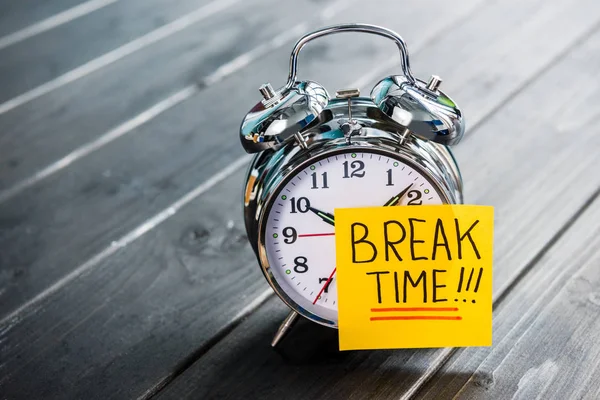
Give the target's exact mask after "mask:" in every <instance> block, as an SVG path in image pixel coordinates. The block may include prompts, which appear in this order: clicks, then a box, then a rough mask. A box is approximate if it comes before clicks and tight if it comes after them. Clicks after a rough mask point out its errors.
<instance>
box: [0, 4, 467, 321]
mask: <svg viewBox="0 0 600 400" xmlns="http://www.w3.org/2000/svg"><path fill="white" fill-rule="evenodd" d="M440 4H441V3H440ZM472 4H474V3H467V2H465V3H464V8H462V9H461V10H462V11H463V12H466V11H468V10H469V9H470V7H471V6H472ZM430 5H431V4H428V3H423V4H422V5H421V6H418V7H416V6H415V7H414V8H413V12H414V13H415V15H418V14H422V13H424V12H426V10H427V7H429V6H430ZM446 7H447V9H448V11H450V10H451V9H455V7H453V6H450V5H448V6H446ZM274 9H275V11H277V12H279V13H281V12H283V11H282V10H278V9H277V8H276V7H275V8H274ZM373 11H374V13H375V14H374V16H373V17H372V18H369V17H368V14H366V13H364V12H360V11H358V10H356V11H353V13H354V15H352V14H351V13H350V14H344V15H340V16H336V17H334V20H336V19H335V18H337V21H343V20H345V19H346V18H348V17H349V16H352V18H353V19H358V18H360V17H363V20H368V21H371V22H377V21H378V20H380V19H381V18H382V15H381V11H377V10H373ZM456 12H457V13H458V9H457V11H456ZM365 14H366V15H365ZM267 15H268V13H267ZM459 15H460V14H459ZM388 18H389V21H390V22H391V21H392V20H393V18H392V17H388ZM446 18H447V17H446V16H442V15H440V17H439V22H440V24H441V23H442V22H444V21H445V20H446ZM280 23H281V24H283V23H284V22H280ZM418 27H419V24H418V22H417V21H415V24H414V25H412V30H413V32H417V31H418ZM409 28H411V25H408V26H406V27H405V29H406V30H408V29H409ZM442 29H443V25H441V27H440V31H441V30H442ZM438 32H439V31H438ZM434 33H435V32H432V33H431V34H434ZM415 36H416V35H415ZM426 38H427V37H424V38H423V39H422V40H426ZM294 40H295V38H294ZM338 40H343V38H342V39H338ZM415 41H416V42H420V43H423V41H417V40H415ZM342 43H343V42H342ZM356 43H357V44H361V43H369V44H372V46H371V47H370V50H367V51H370V52H371V54H372V55H373V56H375V55H376V54H378V55H379V57H381V59H386V58H387V57H389V54H390V52H392V51H393V53H392V54H393V55H394V56H395V55H396V52H395V51H394V47H393V44H392V43H391V42H390V43H388V42H385V41H377V40H374V39H373V38H370V37H366V38H364V37H360V36H358V37H357V39H356ZM292 44H293V40H290V41H289V42H288V47H287V48H286V49H283V48H282V49H280V50H279V51H277V52H273V53H270V54H269V55H267V56H265V57H264V58H263V59H261V60H260V61H258V62H257V63H256V64H255V66H254V67H255V68H256V72H255V74H254V78H253V80H248V79H247V77H246V75H245V74H234V75H232V76H230V77H228V78H227V79H225V80H223V81H222V82H218V83H216V84H215V85H212V86H209V87H207V88H205V89H204V90H203V91H202V92H201V95H198V96H194V97H193V98H190V99H189V101H187V102H185V103H183V104H181V105H179V106H176V107H173V108H172V109H171V110H168V111H167V112H165V113H164V114H162V115H161V116H160V118H157V119H155V120H152V121H150V122H149V123H148V124H146V125H143V126H141V127H140V128H138V129H136V131H134V132H132V133H130V134H128V135H126V136H124V137H122V138H121V139H119V140H117V141H114V142H112V143H110V144H109V145H107V146H105V147H103V148H102V149H100V150H99V151H97V152H95V153H93V154H90V155H89V156H88V157H85V158H84V159H82V160H81V161H80V162H78V163H76V164H74V165H73V167H72V168H67V169H64V170H62V171H60V172H59V173H58V174H56V175H54V176H51V177H49V178H47V179H45V180H44V181H42V182H40V183H39V184H38V185H36V186H35V187H34V188H33V190H32V191H33V192H35V193H36V196H31V193H32V191H24V192H22V193H21V194H19V195H18V196H16V197H14V198H12V199H9V200H8V201H7V202H5V203H4V204H3V205H2V207H1V208H0V215H5V216H6V218H9V217H10V218H12V219H13V223H12V226H11V230H10V231H9V232H7V234H6V235H4V237H2V238H0V243H1V245H2V246H3V247H5V248H7V249H10V250H9V251H8V252H7V253H5V257H6V258H5V259H6V260H7V261H6V264H5V265H8V266H12V267H13V268H14V267H19V266H21V265H27V270H28V273H27V274H19V273H18V270H17V271H15V272H14V273H8V274H6V275H5V276H6V277H7V278H9V279H10V280H9V281H8V282H7V283H8V284H7V285H6V286H7V289H6V290H5V292H4V293H2V295H0V296H1V297H3V298H4V300H3V302H2V303H0V304H1V306H0V309H4V310H7V309H12V308H13V307H14V305H15V304H18V303H20V302H22V301H23V299H26V298H30V297H33V296H35V295H36V294H37V293H39V292H41V291H42V290H43V289H44V288H46V287H47V286H49V285H50V284H51V282H53V281H55V280H56V279H58V278H59V277H61V276H63V275H64V274H66V273H68V272H70V271H72V270H74V269H76V268H77V267H78V265H80V263H82V262H83V261H85V260H86V259H87V258H89V257H92V256H94V254H96V253H98V252H100V251H102V249H103V248H105V247H106V246H108V245H110V243H111V242H112V241H114V240H116V239H118V238H119V237H120V236H122V235H123V234H125V233H126V232H128V231H130V230H131V229H133V228H134V227H135V226H137V225H138V224H141V223H143V222H144V221H145V220H146V219H147V218H148V217H149V216H150V215H152V214H154V213H156V212H158V211H160V210H162V209H163V208H164V207H167V206H168V205H169V204H170V203H171V202H172V201H174V200H175V199H177V198H178V197H180V196H182V195H184V194H185V193H186V192H188V191H189V190H191V189H193V188H194V187H195V186H197V185H198V184H199V183H200V182H201V181H202V180H204V179H208V178H210V177H211V175H212V174H214V173H215V172H216V171H218V170H219V169H221V168H224V167H226V166H227V165H229V163H231V162H232V161H233V160H234V159H236V158H238V157H240V155H241V153H242V150H241V146H239V142H238V139H237V137H236V136H235V134H234V132H236V131H237V129H238V126H239V121H238V120H237V119H234V118H223V119H216V118H214V116H215V115H219V114H220V113H222V112H223V111H222V110H223V107H224V104H226V108H227V110H228V112H231V114H232V115H244V114H245V113H246V112H247V111H248V109H249V108H250V107H251V106H252V105H251V104H252V103H251V101H254V99H252V100H250V101H249V100H248V98H247V97H246V96H243V97H241V96H239V97H238V96H231V95H230V94H231V93H237V92H244V93H256V92H257V91H256V87H257V82H261V81H267V80H269V79H272V78H273V75H276V77H275V79H280V80H281V81H283V80H284V79H285V77H286V71H287V61H288V53H289V51H290V50H289V48H291V46H292ZM326 46H327V45H325V44H323V45H319V44H315V46H313V47H312V50H311V48H308V49H307V50H306V52H303V54H302V56H304V57H305V58H304V59H302V60H301V61H303V64H302V68H301V70H300V72H301V73H302V74H306V75H310V76H315V75H319V74H318V73H317V72H318V71H321V74H320V75H321V78H325V81H329V82H333V83H334V84H335V86H334V87H341V86H342V85H347V84H348V82H349V81H351V80H353V79H355V78H356V76H360V75H361V74H364V73H366V72H367V71H368V69H369V67H371V66H372V59H369V58H365V59H359V60H356V62H355V63H354V64H355V65H356V69H357V70H358V71H354V70H353V71H354V72H348V73H347V74H340V73H339V68H340V66H339V61H338V59H339V58H340V57H341V56H342V55H343V53H344V49H343V48H342V47H340V48H335V49H333V51H334V52H337V53H335V54H337V57H338V58H336V57H333V56H332V57H331V58H328V59H327V61H326V64H324V63H323V61H322V60H318V59H317V58H318V57H317V55H318V54H319V52H322V51H323V49H325V48H329V47H326ZM311 51H312V57H311ZM315 52H317V54H315ZM327 65H329V66H330V68H324V67H325V66H327ZM360 68H362V70H361V69H360ZM361 71H363V72H361ZM130 72H131V71H130ZM215 99H221V100H220V101H217V100H215ZM100 101H103V100H100ZM224 132H227V133H229V134H224ZM74 133H75V132H74ZM157 160H164V161H163V162H157ZM81 226H86V227H88V228H87V229H86V232H85V233H84V234H77V235H75V234H74V232H79V231H80V227H81ZM48 230H50V231H53V232H55V234H54V235H51V236H49V235H46V234H45V232H46V231H48ZM40 241H41V242H42V243H40ZM36 244H37V245H36ZM26 247H29V248H35V250H36V251H35V252H27V253H23V252H21V251H20V250H19V249H21V248H26ZM58 247H60V248H61V251H59V252H57V251H56V250H57V248H58ZM46 249H47V251H46ZM15 275H16V276H15ZM11 289H13V290H11Z"/></svg>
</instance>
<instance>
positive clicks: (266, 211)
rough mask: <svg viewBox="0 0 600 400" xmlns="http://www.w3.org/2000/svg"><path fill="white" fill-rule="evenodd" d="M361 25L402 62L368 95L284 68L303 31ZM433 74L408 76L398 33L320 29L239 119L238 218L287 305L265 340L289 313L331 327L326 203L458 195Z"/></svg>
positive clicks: (451, 105)
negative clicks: (241, 175) (246, 163)
mask: <svg viewBox="0 0 600 400" xmlns="http://www.w3.org/2000/svg"><path fill="white" fill-rule="evenodd" d="M341 32H361V33H369V34H375V35H378V36H383V37H385V38H388V39H391V40H393V41H394V42H395V43H396V45H397V46H398V49H399V52H400V66H401V68H402V73H401V74H399V75H392V76H388V77H386V78H384V79H382V80H381V81H379V83H377V84H376V85H375V87H374V88H373V90H372V91H371V93H370V95H369V96H368V97H367V96H361V95H360V92H359V90H358V89H343V90H339V91H337V93H336V96H335V97H332V96H330V95H329V93H328V92H327V90H325V88H324V87H323V86H322V85H320V84H319V83H317V82H313V81H309V80H303V81H299V80H297V79H296V75H297V60H298V55H299V53H300V50H302V48H303V47H304V46H305V45H306V44H307V43H308V42H309V41H311V40H313V39H316V38H319V37H322V36H326V35H330V34H334V33H341ZM441 82H442V81H441V79H440V78H439V77H437V76H433V77H431V79H430V80H429V81H428V82H424V81H421V80H419V79H416V78H414V77H413V75H412V73H411V70H410V64H409V57H408V51H407V48H406V44H405V42H404V40H403V39H402V38H401V37H400V36H399V35H398V34H397V33H395V32H393V31H391V30H388V29H385V28H382V27H378V26H374V25H367V24H343V25H336V26H331V27H327V28H323V29H320V30H317V31H314V32H312V33H309V34H307V35H305V36H304V37H302V38H301V39H300V40H299V41H298V42H297V43H296V44H295V46H294V48H293V50H292V54H291V57H290V69H289V75H288V80H287V83H286V84H285V86H283V87H281V88H280V89H278V90H275V89H274V88H273V87H272V86H271V84H269V83H266V84H264V85H262V86H261V87H260V88H259V90H260V93H261V94H262V96H263V99H262V100H261V101H259V102H258V103H257V104H256V105H255V106H254V107H253V108H252V109H251V110H250V112H249V113H248V114H247V115H246V116H245V118H244V119H243V121H242V124H241V127H240V139H241V142H242V146H243V147H244V149H245V150H246V151H247V152H248V153H254V154H256V155H255V157H254V158H253V161H252V162H251V165H250V168H249V170H248V172H247V175H246V181H245V189H244V199H243V200H244V220H245V225H246V231H247V235H248V239H249V241H250V243H251V245H252V248H253V249H254V252H255V253H256V256H257V258H258V262H259V264H260V268H261V269H262V271H263V273H264V276H265V277H266V279H267V281H268V282H269V284H270V285H271V287H272V288H273V290H274V291H275V293H276V294H277V295H278V296H279V297H280V298H281V299H282V300H283V301H284V302H285V303H286V304H287V305H288V306H289V307H290V308H291V313H290V314H289V315H288V317H287V318H286V319H285V321H284V322H283V324H282V325H281V327H280V329H279V330H278V332H277V334H276V335H275V338H274V340H273V345H276V344H277V342H278V341H279V340H280V339H281V338H282V337H283V335H284V334H285V332H286V331H287V330H288V328H289V327H290V326H291V325H292V323H293V322H294V321H295V320H296V318H297V317H298V315H301V316H303V317H305V318H308V319H309V320H311V321H314V322H316V323H319V324H322V325H325V326H328V327H332V328H337V320H338V319H337V290H336V287H337V285H336V277H335V273H336V262H335V237H334V234H335V231H334V227H335V217H334V210H335V209H336V208H350V207H367V206H388V207H395V206H418V205H421V204H449V203H462V180H461V176H460V172H459V169H458V165H457V163H456V161H455V159H454V157H453V155H452V153H451V152H450V149H449V146H452V145H456V144H457V143H458V142H459V141H460V140H461V138H462V136H463V133H464V119H463V116H462V113H461V111H460V109H459V108H458V106H457V105H456V103H455V102H454V101H453V100H452V99H451V98H450V97H448V96H447V95H446V94H445V93H444V92H442V91H441V90H439V86H440V83H441Z"/></svg>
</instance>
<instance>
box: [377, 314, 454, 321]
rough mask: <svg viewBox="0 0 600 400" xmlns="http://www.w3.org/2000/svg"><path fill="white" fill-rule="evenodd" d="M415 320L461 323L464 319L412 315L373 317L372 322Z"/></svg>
mask: <svg viewBox="0 0 600 400" xmlns="http://www.w3.org/2000/svg"><path fill="white" fill-rule="evenodd" d="M414 319H427V320H450V321H460V320H461V319H462V317H442V316H429V315H411V316H402V317H371V321H390V320H414Z"/></svg>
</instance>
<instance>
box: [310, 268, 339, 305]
mask: <svg viewBox="0 0 600 400" xmlns="http://www.w3.org/2000/svg"><path fill="white" fill-rule="evenodd" d="M336 270H337V267H335V268H334V269H333V272H331V275H329V279H327V282H325V284H324V285H323V287H322V288H321V290H319V294H318V295H317V297H315V301H313V304H317V300H319V297H321V294H322V293H323V290H325V288H326V287H327V285H329V282H331V280H332V279H333V275H335V271H336Z"/></svg>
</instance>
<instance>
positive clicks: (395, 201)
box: [383, 183, 413, 207]
mask: <svg viewBox="0 0 600 400" xmlns="http://www.w3.org/2000/svg"><path fill="white" fill-rule="evenodd" d="M412 185H413V184H412V183H411V184H410V185H408V186H407V187H405V188H404V189H403V190H402V191H401V192H400V193H398V194H397V195H395V196H394V197H392V198H391V199H389V200H388V201H387V202H386V203H385V204H384V205H383V206H384V207H391V206H395V205H396V204H398V203H399V202H400V200H401V199H402V196H404V195H405V194H406V192H408V190H409V189H410V188H411V187H412Z"/></svg>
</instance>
